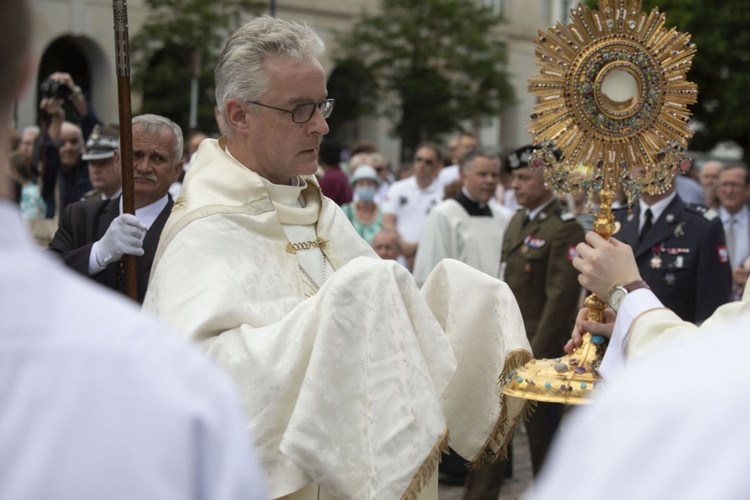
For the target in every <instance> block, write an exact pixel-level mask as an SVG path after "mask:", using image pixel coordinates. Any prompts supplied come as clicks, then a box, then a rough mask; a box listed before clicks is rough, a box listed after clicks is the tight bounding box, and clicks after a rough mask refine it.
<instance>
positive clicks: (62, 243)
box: [49, 197, 174, 303]
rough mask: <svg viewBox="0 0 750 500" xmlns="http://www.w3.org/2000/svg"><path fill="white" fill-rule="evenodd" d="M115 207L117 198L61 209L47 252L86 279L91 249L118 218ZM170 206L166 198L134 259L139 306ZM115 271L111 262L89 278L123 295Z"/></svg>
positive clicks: (117, 203) (123, 285) (118, 202)
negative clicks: (137, 255) (53, 254)
mask: <svg viewBox="0 0 750 500" xmlns="http://www.w3.org/2000/svg"><path fill="white" fill-rule="evenodd" d="M119 204H120V198H119V197H118V198H115V199H114V200H92V201H78V202H76V203H72V204H70V205H68V206H67V207H65V210H63V213H62V215H61V216H60V223H59V226H58V229H57V232H56V233H55V237H54V238H53V239H52V242H51V243H50V245H49V251H51V252H54V253H56V254H58V255H59V256H60V257H61V258H62V260H63V262H65V264H66V265H67V266H68V267H70V268H72V269H75V270H76V271H78V272H79V273H81V274H83V275H85V276H88V268H89V254H90V253H91V246H92V245H93V244H94V242H95V241H98V240H100V239H101V237H102V236H104V233H106V232H107V228H108V227H109V225H110V224H111V223H112V221H113V220H115V218H116V217H117V216H118V215H120V205H119ZM173 204H174V203H173V202H172V198H171V197H169V200H168V201H167V206H166V207H164V210H162V211H161V213H160V214H159V216H158V217H157V218H156V220H155V221H154V223H153V224H152V225H151V228H150V229H149V230H148V231H147V232H146V238H145V239H144V240H143V251H144V253H143V255H142V256H140V257H136V259H135V260H136V267H137V269H138V302H140V303H142V302H143V298H144V297H145V296H146V288H147V286H148V278H149V275H150V274H151V264H152V263H153V261H154V254H155V253H156V247H157V245H158V243H159V236H161V231H162V229H164V224H165V223H166V222H167V218H168V217H169V214H170V212H171V211H172V205H173ZM117 269H118V263H117V262H112V263H111V264H110V265H109V266H107V268H106V269H104V271H102V272H100V273H97V274H95V275H93V276H90V278H91V279H93V280H95V281H98V282H99V283H101V284H103V285H105V286H108V287H109V288H112V289H113V290H119V291H121V292H124V290H125V284H124V283H118V279H117ZM120 281H123V280H120Z"/></svg>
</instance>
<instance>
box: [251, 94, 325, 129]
mask: <svg viewBox="0 0 750 500" xmlns="http://www.w3.org/2000/svg"><path fill="white" fill-rule="evenodd" d="M248 103H249V104H255V105H256V106H261V107H263V108H271V109H275V110H276V111H283V112H284V113H289V114H291V115H292V121H293V122H294V123H307V122H309V121H310V120H311V119H312V117H313V115H314V114H315V110H316V109H318V110H320V113H321V114H322V115H323V118H328V117H329V116H331V113H333V106H334V105H335V104H336V99H326V100H325V101H320V102H310V103H307V104H300V105H298V106H295V107H294V108H293V109H283V108H277V107H275V106H269V105H268V104H262V103H260V102H258V101H248Z"/></svg>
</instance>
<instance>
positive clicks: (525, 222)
mask: <svg viewBox="0 0 750 500" xmlns="http://www.w3.org/2000/svg"><path fill="white" fill-rule="evenodd" d="M530 220H531V219H529V213H528V212H526V215H525V216H524V218H523V227H526V224H528V223H529V221H530Z"/></svg>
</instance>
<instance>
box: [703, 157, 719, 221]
mask: <svg viewBox="0 0 750 500" xmlns="http://www.w3.org/2000/svg"><path fill="white" fill-rule="evenodd" d="M722 168H724V164H723V163H722V162H720V161H717V160H709V161H707V162H704V163H703V164H702V165H701V166H700V169H699V172H698V180H699V181H700V183H701V187H703V204H704V205H706V207H708V208H710V209H712V210H718V209H719V204H720V203H719V197H718V195H717V194H716V181H718V180H719V172H721V169H722Z"/></svg>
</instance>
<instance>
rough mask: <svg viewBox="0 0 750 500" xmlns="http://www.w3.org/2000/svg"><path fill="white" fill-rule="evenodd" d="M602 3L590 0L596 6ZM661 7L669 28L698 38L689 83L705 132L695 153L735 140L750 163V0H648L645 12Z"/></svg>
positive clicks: (694, 142)
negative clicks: (694, 87)
mask: <svg viewBox="0 0 750 500" xmlns="http://www.w3.org/2000/svg"><path fill="white" fill-rule="evenodd" d="M597 4H598V2H596V1H592V0H588V1H587V5H588V6H589V7H591V8H596V6H597ZM655 7H659V10H660V11H662V12H665V13H666V15H667V22H666V26H667V27H671V26H675V27H676V28H677V29H678V30H679V31H681V32H687V33H690V34H691V35H692V41H693V43H695V45H696V46H697V48H698V52H697V54H696V56H695V58H694V59H693V65H692V69H691V70H690V72H689V73H688V80H690V81H692V82H695V83H696V84H697V85H698V103H697V104H696V105H694V106H693V107H692V108H691V111H692V112H693V115H694V121H695V122H697V123H699V124H700V125H701V126H702V128H701V129H700V130H698V131H697V132H696V134H695V135H694V136H693V138H692V140H691V141H690V149H692V150H694V151H710V150H711V149H713V148H714V147H715V146H716V145H717V144H718V143H720V142H723V141H732V142H734V143H736V144H737V145H738V146H740V147H741V148H742V149H743V150H744V152H745V153H744V154H745V161H746V162H747V161H748V160H750V113H748V109H750V30H748V29H747V27H748V25H749V24H750V0H726V1H724V2H721V5H718V4H716V3H715V2H706V1H705V0H644V1H643V10H644V11H646V12H650V11H651V9H653V8H655Z"/></svg>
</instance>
